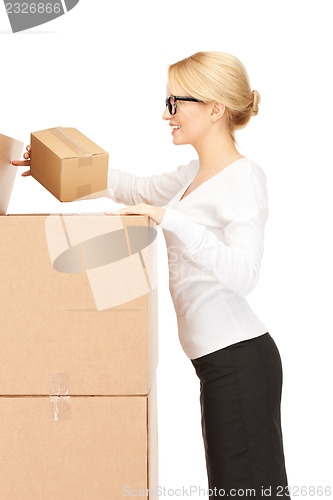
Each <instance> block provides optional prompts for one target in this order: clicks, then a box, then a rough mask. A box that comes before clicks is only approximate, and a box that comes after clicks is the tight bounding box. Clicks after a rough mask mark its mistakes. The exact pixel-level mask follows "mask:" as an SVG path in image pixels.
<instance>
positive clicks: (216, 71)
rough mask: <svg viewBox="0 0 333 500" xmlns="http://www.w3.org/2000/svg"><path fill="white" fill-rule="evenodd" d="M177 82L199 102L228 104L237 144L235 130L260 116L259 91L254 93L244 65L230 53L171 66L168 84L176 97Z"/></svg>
mask: <svg viewBox="0 0 333 500" xmlns="http://www.w3.org/2000/svg"><path fill="white" fill-rule="evenodd" d="M176 83H178V85H180V86H181V87H183V88H184V90H186V91H187V92H188V93H189V94H190V95H191V96H193V97H196V98H197V99H200V100H202V101H204V102H213V101H215V102H220V103H222V104H224V105H225V107H226V116H227V123H228V126H229V131H230V135H231V137H232V140H233V141H234V142H237V141H236V139H235V135H234V130H235V129H239V128H242V127H244V126H245V125H246V124H247V123H248V121H249V120H250V118H251V116H255V115H257V114H258V111H259V110H258V105H259V102H260V94H259V92H258V91H257V90H252V91H251V87H250V83H249V77H248V74H247V71H246V69H245V67H244V65H243V64H242V63H241V62H240V60H239V59H237V57H235V56H232V55H230V54H225V53H224V52H196V53H195V54H193V55H192V56H189V57H186V58H185V59H182V60H181V61H178V62H176V63H174V64H171V65H170V66H169V68H168V84H169V88H170V90H171V93H172V94H175V84H176Z"/></svg>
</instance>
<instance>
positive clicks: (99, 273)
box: [0, 158, 158, 500]
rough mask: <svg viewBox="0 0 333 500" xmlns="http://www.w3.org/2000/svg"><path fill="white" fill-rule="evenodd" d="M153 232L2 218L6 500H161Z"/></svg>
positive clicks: (0, 357) (130, 222)
mask: <svg viewBox="0 0 333 500" xmlns="http://www.w3.org/2000/svg"><path fill="white" fill-rule="evenodd" d="M12 159H15V158H10V160H12ZM13 168H14V167H13ZM9 184H10V186H9V187H11V185H12V182H11V183H9ZM7 199H8V200H9V196H7ZM154 226H155V224H154V222H153V221H152V220H151V219H149V218H148V217H146V216H133V215H124V216H106V215H104V214H88V215H79V214H75V215H73V214H66V215H63V214H18V215H3V216H0V234H1V240H0V273H1V280H0V323H1V330H0V342H1V349H0V442H1V447H0V462H1V464H2V474H1V476H2V479H1V481H0V498H1V499H2V498H6V499H7V498H8V499H9V498H10V499H11V500H31V498H34V499H36V500H44V499H46V498H47V499H48V500H58V499H59V498H61V499H62V500H85V499H87V500H88V499H89V500H90V499H95V498H96V499H97V498H98V499H99V500H119V499H120V498H123V497H124V496H125V495H124V490H123V488H125V487H129V488H130V489H133V491H136V492H138V493H137V496H140V498H149V499H152V498H155V495H154V494H152V493H153V489H154V488H155V487H156V486H157V484H158V465H157V464H158V440H157V438H158V436H157V401H156V367H157V362H158V358H157V353H158V343H157V266H156V264H157V263H156V228H155V227H154ZM147 489H149V491H150V494H149V496H148V495H147V496H146V495H142V492H143V491H146V490H147ZM127 491H129V490H128V489H126V490H125V494H126V492H127ZM127 496H128V495H127Z"/></svg>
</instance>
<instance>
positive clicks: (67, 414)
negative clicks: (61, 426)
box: [49, 373, 72, 421]
mask: <svg viewBox="0 0 333 500" xmlns="http://www.w3.org/2000/svg"><path fill="white" fill-rule="evenodd" d="M68 393H69V374H68V373H51V374H50V375H49V394H50V408H51V420H55V421H58V420H68V419H70V418H72V412H71V405H70V396H67V394H68Z"/></svg>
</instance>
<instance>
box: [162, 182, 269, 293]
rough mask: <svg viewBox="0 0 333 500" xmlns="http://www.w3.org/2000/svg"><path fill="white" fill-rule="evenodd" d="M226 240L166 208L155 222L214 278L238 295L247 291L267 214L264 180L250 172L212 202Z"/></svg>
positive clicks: (251, 285)
mask: <svg viewBox="0 0 333 500" xmlns="http://www.w3.org/2000/svg"><path fill="white" fill-rule="evenodd" d="M216 217H217V219H218V220H219V221H220V223H221V229H222V230H223V233H224V238H225V241H226V243H223V242H221V241H220V240H219V239H218V238H217V237H216V236H215V234H214V233H212V232H211V231H209V230H207V229H206V227H205V226H204V225H202V224H198V223H196V222H193V221H192V220H191V219H190V218H189V217H188V216H187V215H185V214H184V213H181V212H179V211H177V210H174V209H171V208H168V207H167V208H166V212H165V214H164V217H163V219H162V222H161V223H160V224H159V225H160V226H161V227H162V228H163V229H166V230H168V231H172V232H174V233H175V234H176V236H177V238H178V239H179V240H180V241H181V242H182V243H183V244H184V250H183V251H184V254H186V256H187V257H188V258H190V259H192V260H193V261H195V262H196V264H197V265H199V267H201V268H202V269H204V270H206V271H207V272H209V273H210V274H212V275H213V276H214V277H215V278H216V280H217V281H219V282H220V283H222V284H223V285H225V286H226V287H228V288H229V289H230V290H232V291H234V292H235V293H236V294H238V295H240V296H245V295H247V294H249V293H250V292H251V291H252V290H253V288H254V287H255V286H256V284H257V281H258V279H259V270H260V264H261V258H262V255H263V251H264V228H265V224H266V221H267V218H268V204H267V189H266V181H263V180H259V179H258V177H257V176H256V175H255V174H254V173H250V174H248V175H247V176H246V177H244V178H242V179H240V180H238V181H237V184H236V185H235V187H234V188H233V189H232V190H231V191H230V192H229V193H228V196H227V200H225V201H223V202H222V200H220V203H219V204H218V205H217V206H216Z"/></svg>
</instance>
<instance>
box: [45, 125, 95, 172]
mask: <svg viewBox="0 0 333 500" xmlns="http://www.w3.org/2000/svg"><path fill="white" fill-rule="evenodd" d="M49 131H50V132H51V134H53V135H55V136H56V137H57V138H58V139H59V140H60V141H61V142H63V143H64V144H66V146H68V147H69V148H70V149H71V150H72V151H73V152H74V153H75V154H77V155H78V162H79V167H86V166H90V165H91V164H92V153H91V152H90V151H89V150H88V149H87V148H86V147H85V146H83V145H82V144H81V143H80V142H78V141H77V140H76V139H74V138H73V137H71V136H70V135H69V134H68V133H67V132H66V131H65V130H64V129H63V128H62V127H54V128H50V129H49Z"/></svg>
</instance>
